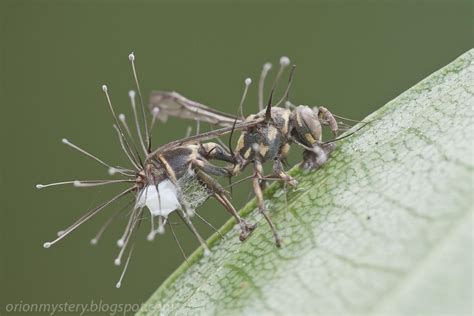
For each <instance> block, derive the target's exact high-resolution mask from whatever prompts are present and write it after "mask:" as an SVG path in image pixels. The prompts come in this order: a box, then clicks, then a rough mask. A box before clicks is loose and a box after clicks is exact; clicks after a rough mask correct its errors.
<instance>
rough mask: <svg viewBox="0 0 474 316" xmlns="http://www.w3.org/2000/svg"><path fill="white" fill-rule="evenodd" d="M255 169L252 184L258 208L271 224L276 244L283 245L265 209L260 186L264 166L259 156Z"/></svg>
mask: <svg viewBox="0 0 474 316" xmlns="http://www.w3.org/2000/svg"><path fill="white" fill-rule="evenodd" d="M254 169H255V172H254V177H253V180H252V184H253V190H254V192H255V197H256V199H257V205H258V210H259V212H260V213H261V214H262V215H263V217H264V218H265V220H266V221H267V223H268V225H269V226H270V228H271V230H272V233H273V236H274V238H275V244H276V246H277V247H281V239H280V236H279V235H278V232H277V229H276V227H275V224H273V222H272V219H271V217H270V214H268V212H267V211H266V209H265V204H264V201H263V192H262V189H261V187H260V179H261V178H262V174H263V168H262V163H261V162H260V160H259V159H258V157H255V161H254Z"/></svg>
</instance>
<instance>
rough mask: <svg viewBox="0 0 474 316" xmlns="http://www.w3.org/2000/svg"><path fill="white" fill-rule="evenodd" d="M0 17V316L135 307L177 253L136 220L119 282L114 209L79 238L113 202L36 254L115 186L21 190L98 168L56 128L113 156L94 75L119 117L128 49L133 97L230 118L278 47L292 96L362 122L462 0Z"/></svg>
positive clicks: (433, 63) (462, 26)
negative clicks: (27, 310) (291, 74)
mask: <svg viewBox="0 0 474 316" xmlns="http://www.w3.org/2000/svg"><path fill="white" fill-rule="evenodd" d="M0 12H1V13H0V18H1V20H0V28H1V29H0V30H1V31H0V32H1V33H0V40H1V43H0V62H1V64H0V67H1V68H0V78H1V86H0V97H1V144H2V149H1V156H0V157H1V158H0V159H1V164H0V185H1V193H0V198H1V201H0V202H1V203H0V209H1V214H0V215H1V218H0V223H1V231H0V234H1V235H0V236H1V252H0V303H1V304H0V308H1V309H0V314H4V313H5V305H6V304H17V303H21V302H22V303H64V302H68V303H89V302H91V301H94V302H96V303H97V302H99V301H102V302H103V303H108V304H115V303H141V302H143V301H144V300H146V299H147V298H148V297H149V296H150V295H151V293H152V292H153V291H154V290H155V289H156V288H157V287H158V286H159V285H160V284H161V283H162V282H163V280H164V279H165V278H166V277H167V276H168V275H169V274H170V273H171V272H172V271H173V270H174V269H175V268H176V267H177V266H178V265H179V264H180V263H181V262H182V261H183V258H182V256H181V254H180V253H179V251H178V249H177V247H176V245H175V243H174V241H173V239H172V237H171V234H170V233H169V232H167V234H166V235H165V236H161V237H159V238H157V239H156V240H155V242H153V243H150V242H147V241H146V240H145V237H146V233H147V232H148V223H145V224H144V225H143V229H141V232H140V236H139V237H138V238H139V239H138V240H137V246H136V247H135V252H134V256H133V258H132V261H131V264H130V267H129V270H128V273H127V275H126V276H125V280H124V282H123V286H122V288H121V289H116V288H115V283H116V281H117V279H118V277H119V275H120V272H121V268H117V267H115V266H114V265H113V259H114V258H115V256H116V254H117V252H118V248H117V247H116V245H115V240H116V239H117V238H118V237H119V236H120V234H121V232H122V230H123V226H124V225H125V223H126V220H125V218H120V219H119V221H118V222H117V223H114V224H113V225H112V227H111V228H110V230H109V231H107V233H106V234H105V236H104V238H103V239H102V240H101V242H100V243H99V244H98V245H97V246H95V247H94V246H91V245H90V244H89V240H90V239H91V238H92V237H93V236H94V235H95V233H96V231H97V229H98V228H99V227H100V226H101V224H102V223H103V222H104V221H105V220H106V219H107V217H108V216H109V215H110V214H111V213H112V212H113V209H114V208H115V209H117V208H119V207H121V206H122V205H124V204H125V203H124V202H122V203H118V204H116V206H115V207H113V208H110V209H108V210H105V211H104V212H103V213H102V214H100V215H99V216H97V218H95V219H94V220H92V221H90V222H89V223H87V224H85V225H83V226H82V227H81V228H80V229H78V230H77V231H76V232H74V233H72V234H71V235H70V236H68V238H66V239H65V240H62V241H61V242H60V243H58V244H57V245H55V246H53V247H52V248H50V249H43V247H42V244H43V242H44V241H46V240H51V239H53V238H54V237H55V235H56V232H57V231H58V230H60V229H62V228H65V227H66V226H67V225H68V224H70V223H71V222H72V221H73V220H74V219H75V218H76V217H78V216H79V215H81V214H83V212H84V211H85V210H86V209H87V208H88V207H90V206H91V205H95V204H98V203H99V202H101V201H102V200H105V199H106V198H107V197H108V196H111V195H112V194H113V193H114V192H117V191H118V190H119V188H117V187H108V188H102V189H100V190H98V189H95V188H92V189H75V188H72V187H57V188H51V189H45V190H41V191H38V190H36V189H35V187H34V185H35V184H36V183H48V182H53V181H59V180H69V179H72V180H74V179H87V178H92V179H95V178H98V179H100V178H104V177H107V176H108V175H107V172H106V171H107V170H104V169H103V168H101V167H100V166H98V165H97V164H96V163H94V162H93V161H91V160H88V159H87V158H86V157H84V156H82V155H80V154H78V153H76V152H74V151H73V150H71V149H70V148H68V147H66V146H64V145H62V144H61V142H60V140H61V138H63V137H67V138H68V139H70V140H71V141H72V142H75V143H77V144H78V145H80V146H83V147H85V148H87V149H88V150H90V151H91V152H93V153H96V154H97V155H99V156H100V157H103V158H104V159H106V160H107V161H110V162H111V163H113V164H125V163H126V162H125V159H124V157H123V155H122V154H121V151H120V149H119V147H118V142H117V139H116V136H115V132H114V130H113V129H112V128H111V126H112V118H111V116H110V113H109V112H108V109H107V108H106V103H105V99H104V96H103V94H102V92H101V90H100V85H101V84H103V83H107V85H108V86H109V91H110V93H111V96H112V100H113V102H114V104H115V106H116V108H117V111H118V112H125V113H126V114H128V115H129V114H130V110H129V105H128V98H127V92H128V90H129V89H131V88H133V81H132V76H131V72H130V66H129V63H128V59H127V56H128V54H129V53H130V52H131V51H134V52H135V54H136V57H137V67H138V72H139V77H140V82H141V86H142V91H143V93H144V95H145V98H146V99H147V98H148V94H149V92H150V91H151V90H153V89H160V90H175V91H178V92H180V93H182V94H184V95H185V96H187V97H189V98H191V99H194V100H199V101H200V102H202V103H205V104H208V105H211V106H214V107H216V108H219V109H221V110H224V111H231V112H235V111H236V109H237V104H238V101H239V99H240V95H241V92H242V88H243V80H244V79H245V78H246V77H248V76H250V77H252V78H253V79H254V82H256V81H257V77H258V74H259V71H260V69H261V66H262V64H263V63H264V62H267V61H271V62H273V63H277V62H278V59H279V57H280V56H282V55H287V56H289V57H290V58H291V60H292V62H294V63H296V64H297V66H298V67H297V71H296V78H295V82H294V85H293V91H292V100H293V102H294V103H298V104H308V105H322V104H324V105H326V106H327V107H329V108H330V109H331V110H332V111H333V112H334V113H337V114H340V115H344V116H347V117H351V118H355V119H362V118H364V117H365V116H366V115H368V114H369V113H371V112H372V111H374V110H376V109H377V108H379V107H380V106H382V105H383V104H385V103H386V102H387V101H389V100H390V99H392V98H394V97H395V96H397V95H398V94H400V93H401V92H403V91H404V90H405V89H407V88H409V87H410V86H412V85H413V84H415V83H416V82H417V81H419V80H421V79H423V78H424V77H426V76H427V75H429V74H430V73H432V72H433V71H435V70H437V69H438V68H440V67H442V66H444V65H445V64H447V63H449V62H450V61H452V60H453V59H454V58H456V57H457V56H458V55H460V54H462V53H463V52H465V51H466V50H468V49H469V48H470V47H471V46H472V2H471V1H407V2H397V1H383V2H380V3H376V2H375V1H336V2H331V1H321V2H317V1H313V2H310V1H307V2H306V1H288V2H284V1H276V2H270V1H259V2H250V1H248V2H241V3H235V2H230V1H227V2H223V3H218V2H217V1H212V2H211V1H207V2H206V1H195V2H182V1H178V2H171V1H170V2H151V1H130V2H127V1H69V2H67V3H66V2H61V1H5V0H3V1H0ZM255 91H256V86H255V85H254V86H253V88H252V90H251V93H250V96H249V97H250V98H249V99H248V100H250V101H251V102H250V101H249V102H247V106H246V112H247V113H250V112H252V111H255V109H256V103H255V101H256V93H255ZM129 117H130V115H129ZM188 124H189V123H188V122H178V121H177V120H172V121H171V122H169V124H167V125H164V126H163V125H162V126H158V128H157V129H155V133H154V142H155V144H163V143H165V142H167V141H169V140H172V139H176V138H179V137H182V136H183V135H184V133H185V130H186V126H188ZM295 152H298V150H295ZM296 163H297V156H294V155H293V156H292V158H291V159H290V164H292V165H294V164H296ZM248 192H249V185H248V184H247V185H242V186H240V187H239V188H238V189H237V190H236V193H235V196H234V204H235V205H236V206H237V207H241V206H243V205H244V203H245V201H246V200H247V197H248ZM200 212H201V214H202V215H203V216H204V217H206V218H207V219H208V220H209V221H211V222H212V223H213V224H215V225H216V226H219V225H220V224H222V223H223V222H224V221H225V220H226V219H227V218H228V215H227V213H226V212H225V211H223V210H222V209H221V208H220V207H218V206H217V205H216V203H215V202H214V201H208V202H206V204H205V205H204V206H203V207H202V208H201V210H200ZM198 226H199V229H200V231H201V232H202V233H203V235H205V236H209V235H210V234H211V233H212V231H211V230H210V229H209V228H208V227H206V226H204V225H198ZM176 230H177V233H178V234H179V238H180V240H181V242H182V243H183V245H184V248H185V251H186V252H187V253H188V254H190V253H191V252H192V250H193V249H195V248H196V246H197V242H196V241H195V240H194V238H193V236H192V235H191V234H190V233H189V232H188V230H187V229H186V228H185V227H184V225H178V226H177V227H176ZM236 238H237V237H236Z"/></svg>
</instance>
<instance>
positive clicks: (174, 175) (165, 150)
mask: <svg viewBox="0 0 474 316" xmlns="http://www.w3.org/2000/svg"><path fill="white" fill-rule="evenodd" d="M129 61H130V63H131V68H132V73H133V77H134V81H135V85H136V89H137V91H138V97H139V100H140V110H137V106H136V102H135V96H136V93H135V92H134V91H131V92H130V93H129V96H130V100H131V105H132V110H133V115H134V121H135V127H136V135H137V137H135V138H137V139H138V145H137V144H135V142H134V137H133V136H132V132H131V128H130V126H129V125H128V124H127V122H126V120H125V116H124V115H123V114H119V115H118V116H117V115H116V113H115V110H114V107H113V105H112V101H111V98H110V95H109V92H108V88H107V86H106V85H103V86H102V91H103V92H104V94H105V97H106V100H107V105H108V108H109V110H110V112H111V114H112V117H113V120H114V123H115V124H114V125H113V127H114V128H115V130H116V132H117V135H118V138H119V141H120V144H121V148H122V150H123V152H124V154H125V156H126V157H127V158H128V160H129V162H130V165H131V167H130V168H124V167H120V166H112V165H110V164H108V163H106V162H104V161H103V160H102V159H100V158H98V157H97V156H95V155H93V154H91V153H89V152H88V151H86V150H84V149H82V148H81V147H79V146H77V145H74V144H73V143H71V142H69V141H68V140H67V139H63V140H62V142H63V143H64V144H66V145H68V146H70V147H72V148H73V149H75V150H77V151H79V152H81V153H82V154H84V155H86V156H88V157H89V158H91V159H93V160H95V161H97V162H98V163H100V164H101V165H103V166H104V167H106V168H108V170H109V173H110V174H111V175H114V174H117V175H120V176H122V179H112V180H74V181H62V182H56V183H51V184H46V185H43V184H38V185H36V187H37V188H38V189H41V188H46V187H51V186H57V185H65V184H72V185H74V186H75V187H94V186H101V185H109V184H117V183H130V184H131V187H129V188H127V189H126V190H124V191H122V192H121V193H119V194H117V195H116V196H114V197H112V198H111V199H110V200H108V201H106V202H103V203H101V204H100V205H98V206H96V207H94V208H92V209H90V210H89V211H88V212H87V213H86V214H84V215H83V216H81V217H80V218H79V219H77V220H76V221H75V222H74V223H73V224H72V225H70V226H69V227H68V228H66V229H64V230H62V231H60V232H59V233H58V236H57V238H56V239H54V240H52V241H48V242H45V243H44V244H43V246H44V248H49V247H51V246H52V245H54V244H56V243H57V242H58V241H60V240H61V239H63V238H64V237H66V236H67V235H68V234H69V233H71V232H72V231H74V230H75V229H76V228H78V227H79V226H80V225H81V224H83V223H84V222H86V221H88V220H89V219H91V218H92V217H93V216H94V215H96V214H97V213H99V212H101V211H102V210H103V209H105V208H106V207H108V206H110V205H111V204H112V203H114V202H116V201H118V200H120V199H122V198H123V197H125V196H127V195H130V194H131V195H133V197H134V198H133V201H132V204H133V206H132V207H131V212H130V215H129V218H128V223H127V225H126V227H125V230H124V232H123V235H122V236H121V237H120V239H118V241H117V245H118V246H119V247H120V248H121V249H120V252H119V254H118V256H117V257H116V259H115V260H114V263H115V265H121V263H122V257H123V255H124V252H125V250H126V249H127V247H128V245H130V244H132V245H131V246H130V247H128V248H129V252H128V257H127V260H126V263H125V266H124V268H123V272H122V275H121V277H120V280H119V282H118V283H117V287H120V285H121V281H122V279H123V276H124V274H125V271H126V269H127V267H128V263H129V261H130V258H131V255H132V252H133V242H131V240H132V238H133V236H134V235H135V233H136V231H137V229H138V227H139V226H140V223H141V222H142V221H143V219H144V215H145V214H144V209H145V207H146V208H148V210H149V213H150V218H151V229H150V233H149V234H148V237H147V239H148V240H153V239H154V238H155V235H156V234H162V233H164V230H165V229H164V227H165V225H166V224H168V226H169V228H170V230H171V232H172V233H173V237H174V238H175V240H176V241H177V242H178V245H179V241H178V240H177V236H176V235H175V233H174V231H173V227H172V225H171V223H170V222H169V221H168V216H169V214H171V213H172V212H174V211H176V213H177V214H178V215H179V217H180V218H181V219H182V221H183V222H184V223H185V224H186V225H187V226H188V227H189V228H190V230H191V231H192V232H193V234H194V235H195V236H196V238H197V239H198V241H199V242H200V244H201V245H202V247H203V248H204V253H205V254H208V253H209V249H208V247H207V245H206V242H205V241H204V239H203V238H202V237H201V235H200V234H199V232H198V231H197V230H196V228H195V226H194V224H193V223H192V221H191V217H192V216H193V215H196V216H197V217H198V218H200V219H202V220H203V221H205V220H204V219H203V218H202V217H201V216H200V215H199V214H198V213H197V212H195V210H196V208H197V207H199V206H200V205H201V204H202V203H203V202H204V201H205V200H206V199H207V198H208V197H213V198H215V199H216V200H217V201H218V202H219V203H220V204H221V205H222V206H223V207H224V208H225V209H226V210H227V211H228V212H229V213H230V214H231V215H232V216H234V218H235V219H236V220H237V222H238V223H239V226H240V229H241V233H240V240H245V239H246V238H247V237H248V236H249V235H250V233H251V232H252V231H253V230H254V228H255V225H252V224H250V223H248V222H246V221H245V220H244V219H242V218H241V217H240V216H239V214H238V213H237V211H236V210H235V208H234V206H233V205H232V204H231V202H230V201H229V198H228V196H227V193H226V191H225V189H224V188H223V187H222V186H221V185H220V184H219V182H218V181H216V180H215V179H214V178H213V176H227V175H228V174H229V171H228V169H226V168H224V167H219V166H215V165H213V164H211V163H210V162H209V160H211V159H215V160H220V161H226V162H229V163H230V162H233V160H234V159H233V155H232V154H231V153H229V152H228V151H227V150H226V149H225V148H224V147H223V146H221V145H220V144H217V143H213V142H207V143H204V142H205V141H208V140H211V139H213V138H216V137H217V136H221V135H225V134H227V133H230V132H232V131H233V130H236V129H237V130H238V129H241V128H245V127H247V126H249V125H250V124H249V123H246V122H242V123H238V124H236V125H235V126H233V127H224V128H220V129H218V130H215V131H211V132H207V133H202V134H197V135H195V136H190V137H186V138H184V139H179V140H176V141H173V142H170V143H168V144H166V145H163V146H161V147H159V148H157V149H156V150H154V151H152V150H151V131H152V129H153V126H154V124H155V121H156V118H157V115H158V110H156V109H155V110H154V111H153V118H152V122H151V125H150V127H148V124H147V120H146V117H145V109H144V105H143V100H142V96H141V92H140V86H139V83H138V78H137V73H136V70H135V62H134V61H135V56H134V54H133V53H132V54H130V55H129ZM138 111H140V112H141V113H140V114H139V113H138ZM140 121H141V122H140ZM142 124H143V126H142ZM251 124H254V123H253V122H252V123H251ZM114 218H115V215H114V216H112V217H111V218H110V219H109V220H108V221H107V222H106V223H105V224H104V226H103V227H102V228H101V229H100V230H99V232H98V234H97V235H96V236H95V237H94V238H93V239H92V240H91V243H92V244H97V243H98V241H99V239H100V236H101V235H102V233H103V232H104V230H105V229H106V227H107V226H108V225H109V224H110V222H111V221H112V220H113V219H114ZM156 221H158V225H156ZM205 222H206V223H207V224H209V223H208V222H207V221H205ZM209 225H210V224H209ZM156 226H157V227H156ZM179 248H180V250H181V252H182V253H183V255H184V252H183V251H182V248H181V246H180V245H179Z"/></svg>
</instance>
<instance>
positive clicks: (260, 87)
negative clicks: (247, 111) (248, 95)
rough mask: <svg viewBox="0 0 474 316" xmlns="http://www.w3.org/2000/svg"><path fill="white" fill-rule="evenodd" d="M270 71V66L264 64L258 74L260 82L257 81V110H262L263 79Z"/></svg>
mask: <svg viewBox="0 0 474 316" xmlns="http://www.w3.org/2000/svg"><path fill="white" fill-rule="evenodd" d="M270 69H272V64H270V63H265V64H264V65H263V68H262V72H261V73H260V80H259V81H258V109H259V111H261V110H263V89H264V85H265V79H266V78H267V74H268V71H270Z"/></svg>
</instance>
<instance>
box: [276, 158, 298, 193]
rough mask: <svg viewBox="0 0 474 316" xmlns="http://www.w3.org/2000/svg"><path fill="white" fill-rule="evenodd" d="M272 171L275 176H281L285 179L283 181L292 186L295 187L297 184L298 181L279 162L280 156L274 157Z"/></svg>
mask: <svg viewBox="0 0 474 316" xmlns="http://www.w3.org/2000/svg"><path fill="white" fill-rule="evenodd" d="M273 173H274V174H275V176H277V177H279V178H281V179H282V180H283V181H285V183H288V184H289V185H291V186H292V187H296V186H297V185H298V181H296V180H295V179H294V178H293V177H292V176H290V175H289V174H288V173H286V171H285V169H284V168H283V163H282V162H281V157H277V158H275V160H274V162H273Z"/></svg>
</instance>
